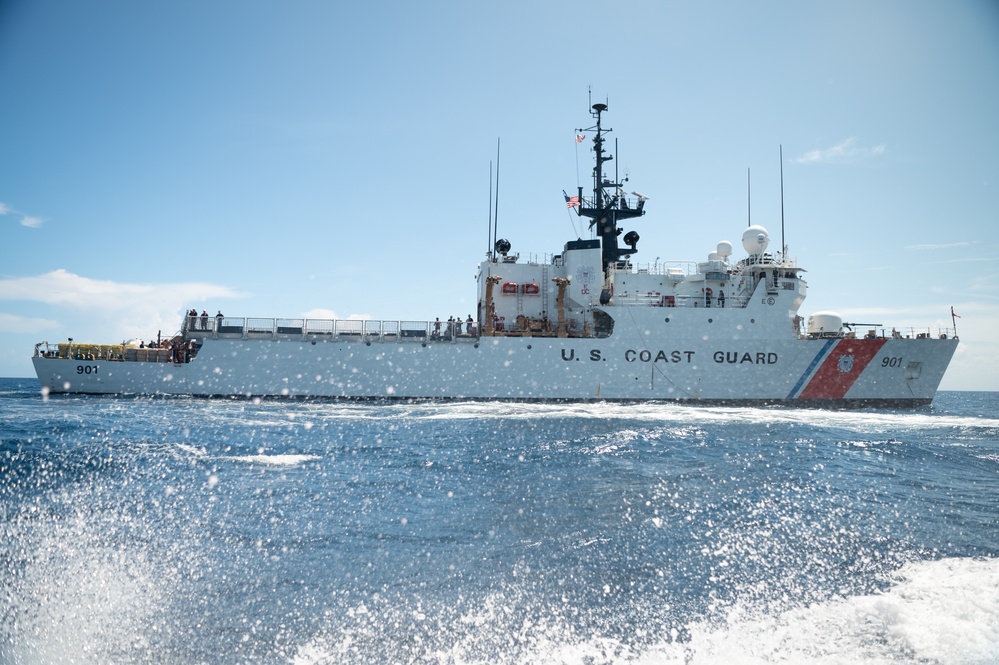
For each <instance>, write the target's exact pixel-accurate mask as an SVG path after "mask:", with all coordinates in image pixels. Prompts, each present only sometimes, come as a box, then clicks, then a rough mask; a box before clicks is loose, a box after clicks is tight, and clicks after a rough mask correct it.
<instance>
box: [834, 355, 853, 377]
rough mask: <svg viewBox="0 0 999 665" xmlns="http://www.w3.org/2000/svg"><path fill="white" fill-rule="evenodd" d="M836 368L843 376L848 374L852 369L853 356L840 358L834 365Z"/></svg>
mask: <svg viewBox="0 0 999 665" xmlns="http://www.w3.org/2000/svg"><path fill="white" fill-rule="evenodd" d="M836 368H837V369H838V370H839V371H841V372H842V373H843V374H846V373H847V372H849V371H850V370H851V369H853V356H840V357H839V362H838V363H836Z"/></svg>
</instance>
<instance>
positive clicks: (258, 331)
mask: <svg viewBox="0 0 999 665" xmlns="http://www.w3.org/2000/svg"><path fill="white" fill-rule="evenodd" d="M183 332H184V333H185V334H186V335H188V336H189V337H195V338H196V337H199V336H200V335H204V336H208V337H212V338H214V339H300V340H312V341H315V340H331V339H336V340H364V341H371V340H392V341H395V340H403V341H412V342H419V341H435V342H437V341H442V342H445V341H446V342H457V341H462V340H472V339H477V338H478V336H479V335H478V326H472V328H471V331H469V329H468V327H467V326H466V325H465V324H462V325H461V327H460V330H459V329H458V326H455V330H454V331H453V332H452V331H451V330H449V329H448V326H447V323H444V322H442V323H440V324H437V323H436V322H433V323H432V322H430V321H378V320H374V319H258V318H252V317H232V316H224V317H215V318H210V319H208V320H204V319H202V318H201V317H188V318H187V319H185V321H184V327H183Z"/></svg>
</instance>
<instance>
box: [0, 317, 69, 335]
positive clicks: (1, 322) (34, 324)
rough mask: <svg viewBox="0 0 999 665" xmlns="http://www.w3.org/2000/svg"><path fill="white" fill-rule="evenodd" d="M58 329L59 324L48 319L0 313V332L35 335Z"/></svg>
mask: <svg viewBox="0 0 999 665" xmlns="http://www.w3.org/2000/svg"><path fill="white" fill-rule="evenodd" d="M58 327H59V323H58V322H56V321H52V320H50V319H37V318H31V317H27V316H18V315H16V314H6V313H4V312H0V332H12V333H36V332H41V331H43V330H50V329H52V328H58Z"/></svg>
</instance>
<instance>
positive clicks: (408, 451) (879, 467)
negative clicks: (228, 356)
mask: <svg viewBox="0 0 999 665" xmlns="http://www.w3.org/2000/svg"><path fill="white" fill-rule="evenodd" d="M0 662H2V663H10V664H22V663H23V664H28V663H224V664H225V663H295V664H320V663H381V664H384V663H407V662H411V663H744V662H745V663H770V662H787V663H823V664H825V663H856V662H866V663H909V662H918V663H941V664H943V663H962V664H963V663H996V662H999V393H959V392H951V393H941V394H939V395H938V397H937V399H936V401H935V402H934V404H933V405H932V406H931V407H927V408H923V409H919V410H914V411H900V412H895V411H878V410H867V411H821V410H797V409H789V408H698V407H686V406H676V405H606V404H586V405H580V404H570V405H557V404H541V405H537V404H505V403H499V404H490V403H450V404H439V403H418V404H403V403H392V402H385V403H351V402H328V401H326V402H292V401H280V400H272V401H267V400H265V401H251V400H245V399H234V400H205V399H185V398H171V399H146V398H113V397H112V398H107V397H85V398H84V397H65V396H59V397H50V398H49V399H47V400H43V399H42V398H41V397H40V396H39V395H38V390H37V383H36V382H34V381H33V380H10V379H8V380H0Z"/></svg>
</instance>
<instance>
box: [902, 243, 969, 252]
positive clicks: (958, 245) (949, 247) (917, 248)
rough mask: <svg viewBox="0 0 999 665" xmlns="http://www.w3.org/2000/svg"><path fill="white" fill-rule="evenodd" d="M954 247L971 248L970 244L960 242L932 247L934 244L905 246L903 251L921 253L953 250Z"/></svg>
mask: <svg viewBox="0 0 999 665" xmlns="http://www.w3.org/2000/svg"><path fill="white" fill-rule="evenodd" d="M956 247H971V243H970V242H967V241H962V242H948V243H943V244H939V245H934V244H924V245H906V246H905V249H912V250H917V251H921V250H926V249H954V248H956Z"/></svg>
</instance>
